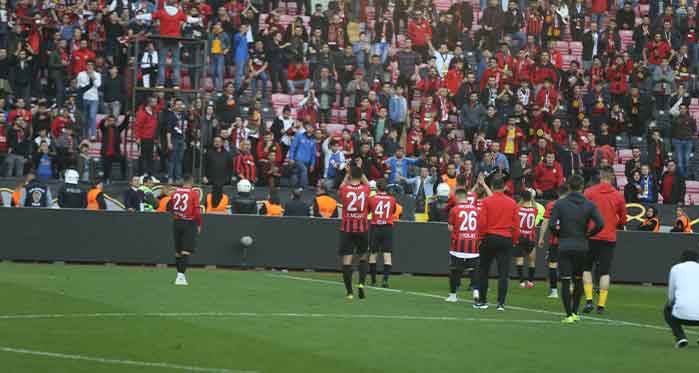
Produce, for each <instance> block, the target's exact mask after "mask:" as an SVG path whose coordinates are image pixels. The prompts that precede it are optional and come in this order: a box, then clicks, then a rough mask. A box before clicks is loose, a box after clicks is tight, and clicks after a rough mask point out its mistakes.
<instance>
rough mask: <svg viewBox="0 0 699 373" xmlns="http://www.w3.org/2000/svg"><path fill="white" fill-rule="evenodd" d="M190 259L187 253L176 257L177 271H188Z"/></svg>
mask: <svg viewBox="0 0 699 373" xmlns="http://www.w3.org/2000/svg"><path fill="white" fill-rule="evenodd" d="M188 259H189V256H187V255H182V256H180V257H175V267H177V273H185V272H186V271H187V261H188Z"/></svg>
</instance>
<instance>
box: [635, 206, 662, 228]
mask: <svg viewBox="0 0 699 373" xmlns="http://www.w3.org/2000/svg"><path fill="white" fill-rule="evenodd" d="M638 229H639V230H641V231H646V232H660V219H658V213H657V211H655V207H653V206H648V207H647V208H646V213H645V216H644V219H643V222H641V225H640V226H639V227H638Z"/></svg>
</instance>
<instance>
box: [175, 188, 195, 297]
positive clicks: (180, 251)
mask: <svg viewBox="0 0 699 373" xmlns="http://www.w3.org/2000/svg"><path fill="white" fill-rule="evenodd" d="M193 183H194V181H193V179H192V176H191V175H186V176H185V177H184V181H183V184H182V187H180V188H177V189H176V190H175V192H174V193H172V196H171V197H170V203H169V205H168V207H169V209H168V210H170V212H172V215H173V218H174V223H173V233H174V238H175V265H176V266H177V277H176V278H175V285H183V286H186V285H188V283H187V277H185V272H186V271H187V263H188V262H189V256H190V255H191V254H192V253H194V250H195V248H196V246H197V235H198V234H199V233H201V207H200V206H199V192H197V191H196V190H194V189H193V188H192V185H193Z"/></svg>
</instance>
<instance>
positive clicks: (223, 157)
mask: <svg viewBox="0 0 699 373" xmlns="http://www.w3.org/2000/svg"><path fill="white" fill-rule="evenodd" d="M232 171H233V156H232V155H231V154H230V153H228V152H227V151H225V150H221V151H220V152H219V151H216V150H215V149H213V148H212V149H209V151H207V152H206V158H205V159H204V175H205V176H206V178H207V179H209V184H211V185H226V184H229V183H230V182H231V176H232Z"/></svg>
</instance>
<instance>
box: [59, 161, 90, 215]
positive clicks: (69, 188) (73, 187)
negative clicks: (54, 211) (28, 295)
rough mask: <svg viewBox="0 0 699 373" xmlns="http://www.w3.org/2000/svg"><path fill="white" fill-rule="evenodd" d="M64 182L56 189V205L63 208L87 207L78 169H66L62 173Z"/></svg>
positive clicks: (85, 194)
mask: <svg viewBox="0 0 699 373" xmlns="http://www.w3.org/2000/svg"><path fill="white" fill-rule="evenodd" d="M64 179H65V183H64V184H63V186H62V187H61V190H59V191H58V206H59V207H61V208H64V209H84V208H86V207H87V193H85V191H84V190H83V189H82V188H80V186H79V185H78V180H79V179H80V175H79V174H78V171H75V170H73V169H68V170H66V172H65V175H64Z"/></svg>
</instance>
